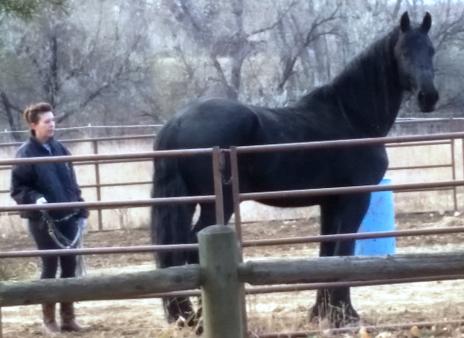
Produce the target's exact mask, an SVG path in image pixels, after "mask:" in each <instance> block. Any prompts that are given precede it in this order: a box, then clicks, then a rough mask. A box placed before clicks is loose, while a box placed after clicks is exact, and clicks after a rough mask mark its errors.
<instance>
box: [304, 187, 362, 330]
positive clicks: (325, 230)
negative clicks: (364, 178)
mask: <svg viewBox="0 0 464 338" xmlns="http://www.w3.org/2000/svg"><path fill="white" fill-rule="evenodd" d="M369 200H370V194H357V195H346V196H337V197H334V198H332V199H330V200H329V201H328V202H327V203H325V204H323V205H321V233H322V234H324V235H327V234H342V233H351V232H357V231H358V229H359V226H360V224H361V221H362V219H363V217H364V215H365V213H366V211H367V208H368V207H369ZM354 243H355V241H354V240H346V241H337V242H323V243H321V246H320V256H321V257H322V256H352V255H353V254H354ZM310 319H311V320H315V319H318V320H322V319H328V320H329V322H330V324H331V325H334V326H335V327H340V326H344V325H347V324H351V323H356V322H358V321H359V315H358V313H357V312H356V310H355V309H354V307H353V305H352V304H351V296H350V288H348V287H341V288H325V289H319V290H318V291H317V297H316V304H315V305H314V306H313V308H312V310H311V313H310Z"/></svg>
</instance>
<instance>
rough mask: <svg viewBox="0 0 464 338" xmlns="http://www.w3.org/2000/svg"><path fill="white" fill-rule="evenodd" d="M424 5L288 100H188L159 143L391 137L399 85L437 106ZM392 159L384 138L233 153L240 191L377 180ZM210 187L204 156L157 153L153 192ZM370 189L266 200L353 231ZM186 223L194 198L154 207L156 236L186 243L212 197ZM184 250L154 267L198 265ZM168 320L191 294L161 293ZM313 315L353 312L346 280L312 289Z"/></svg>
mask: <svg viewBox="0 0 464 338" xmlns="http://www.w3.org/2000/svg"><path fill="white" fill-rule="evenodd" d="M431 24H432V19H431V16H430V14H429V13H426V14H425V16H424V18H423V21H422V23H421V24H420V25H413V24H411V23H410V20H409V16H408V14H407V12H406V13H404V14H403V15H402V16H401V20H400V24H399V27H396V28H394V29H393V30H392V31H391V32H389V33H388V34H386V35H385V36H384V37H383V38H381V39H379V40H377V41H375V42H374V43H373V44H372V45H371V46H370V47H368V48H367V49H366V50H365V51H363V52H362V53H361V54H360V55H359V56H358V57H357V58H355V59H354V60H353V61H352V62H351V63H350V64H349V65H348V66H347V67H346V68H345V69H344V70H343V72H341V74H340V75H338V76H337V77H336V78H335V79H334V80H333V81H332V82H331V83H329V84H327V85H325V86H323V87H320V88H317V89H315V90H314V91H312V92H311V93H309V94H308V95H306V96H304V97H302V98H301V99H300V101H299V102H298V103H296V104H295V105H293V106H290V107H286V108H266V107H257V106H251V105H245V104H242V103H239V102H236V101H230V100H225V99H208V100H202V101H198V102H196V103H194V104H191V105H189V106H187V107H186V108H185V109H184V110H182V111H181V112H179V113H178V114H176V115H175V117H174V118H173V119H172V120H170V121H169V122H168V123H166V125H165V126H164V127H163V128H162V130H161V131H160V133H159V135H158V138H157V141H156V143H155V149H157V150H158V149H159V150H165V149H180V148H206V147H212V146H220V147H221V148H228V147H230V146H241V145H260V144H271V143H289V142H308V141H321V140H334V139H352V138H363V137H381V136H385V135H387V133H388V131H389V130H390V128H391V126H392V124H393V123H394V121H395V118H396V116H397V114H398V110H399V108H400V104H401V102H402V99H403V95H404V93H405V92H414V93H416V94H417V102H418V105H419V108H420V110H421V111H423V112H430V111H433V110H434V106H435V104H436V102H437V101H438V92H437V90H436V89H435V86H434V69H433V55H434V48H433V45H432V42H431V41H430V39H429V36H428V32H429V30H430V27H431ZM387 166H388V159H387V155H386V151H385V147H384V146H383V145H375V146H362V147H361V146H358V147H355V148H350V149H348V148H334V149H330V150H317V151H315V150H313V151H310V152H308V151H307V152H303V151H293V152H280V153H274V154H269V153H268V154H256V155H249V154H248V155H247V156H246V157H240V158H239V173H240V191H241V192H252V191H273V190H289V189H310V188H321V187H336V186H356V185H373V184H377V183H379V182H380V180H381V179H382V177H383V175H384V173H385V171H386V169H387ZM202 194H213V180H212V169H211V161H210V160H209V158H207V157H195V158H193V157H191V158H179V159H172V158H170V159H162V160H156V161H155V174H154V187H153V197H171V196H189V195H190V196H192V195H202ZM369 198H370V194H369V193H359V194H350V195H338V196H333V195H332V196H324V197H311V198H301V197H300V198H298V199H286V200H272V201H267V200H266V201H264V202H263V203H265V204H269V205H273V206H280V207H295V206H308V205H316V204H318V205H320V208H321V233H322V234H337V233H351V232H356V231H357V230H358V228H359V225H360V223H361V221H362V219H363V216H364V214H365V212H366V210H367V208H368V205H369ZM200 207H201V212H200V216H199V219H198V221H197V222H196V224H195V225H194V226H193V227H192V217H193V213H194V210H195V206H194V205H172V206H159V207H153V209H152V239H153V242H154V243H157V244H172V243H191V242H195V241H196V233H197V232H198V231H199V230H201V229H203V228H205V227H207V226H209V225H211V224H214V223H215V212H214V206H213V205H212V204H201V205H200ZM224 209H225V211H224V212H225V220H226V222H227V221H228V220H229V219H230V217H231V215H232V213H233V205H232V197H231V188H230V186H227V185H225V186H224ZM353 251H354V241H340V242H331V243H322V244H321V246H320V255H321V256H334V255H339V256H349V255H352V254H353ZM197 262H198V256H197V255H196V254H192V253H188V252H172V253H161V254H159V255H157V263H158V266H159V267H168V266H173V265H183V264H186V263H197ZM164 306H165V309H166V311H167V315H168V320H170V321H173V320H176V319H177V318H178V317H179V316H183V317H184V318H188V317H190V316H192V315H194V312H193V310H192V305H191V303H190V301H189V299H188V298H183V297H177V298H167V299H164ZM311 316H312V318H314V317H321V318H322V317H326V318H328V319H329V320H330V321H331V322H332V323H333V324H334V325H337V326H338V325H343V324H345V323H347V322H348V321H353V320H356V319H358V318H359V316H358V314H357V313H356V311H355V310H354V308H353V307H352V305H351V299H350V291H349V288H336V289H322V290H319V291H318V293H317V299H316V304H315V306H314V307H313V309H312V312H311Z"/></svg>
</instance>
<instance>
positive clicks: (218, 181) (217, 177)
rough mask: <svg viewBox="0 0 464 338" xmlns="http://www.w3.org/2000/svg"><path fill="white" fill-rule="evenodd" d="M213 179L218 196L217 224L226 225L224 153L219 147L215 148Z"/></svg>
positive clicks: (215, 193) (215, 192)
mask: <svg viewBox="0 0 464 338" xmlns="http://www.w3.org/2000/svg"><path fill="white" fill-rule="evenodd" d="M212 160H213V180H214V195H215V196H216V202H215V203H216V224H221V225H225V219H224V195H223V192H222V165H223V161H224V158H223V155H222V153H221V149H219V147H214V148H213V154H212Z"/></svg>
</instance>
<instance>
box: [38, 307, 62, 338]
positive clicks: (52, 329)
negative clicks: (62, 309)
mask: <svg viewBox="0 0 464 338" xmlns="http://www.w3.org/2000/svg"><path fill="white" fill-rule="evenodd" d="M42 315H43V324H44V328H45V333H47V334H50V335H51V334H54V333H59V332H60V328H59V327H58V324H57V323H56V319H55V303H53V304H50V303H49V304H42Z"/></svg>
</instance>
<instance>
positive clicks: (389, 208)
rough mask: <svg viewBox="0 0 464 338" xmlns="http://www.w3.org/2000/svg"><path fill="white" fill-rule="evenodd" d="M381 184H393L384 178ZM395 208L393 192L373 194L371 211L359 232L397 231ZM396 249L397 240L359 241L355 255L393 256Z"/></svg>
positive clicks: (389, 238) (369, 210) (376, 239)
mask: <svg viewBox="0 0 464 338" xmlns="http://www.w3.org/2000/svg"><path fill="white" fill-rule="evenodd" d="M380 184H385V185H388V184H391V179H389V178H384V179H383V180H382V181H381V182H380ZM394 210H395V207H394V202H393V192H392V191H376V192H373V193H371V201H370V204H369V209H368V210H367V213H366V215H365V216H364V219H363V221H362V223H361V227H360V228H359V230H358V232H376V231H392V230H395V211H394ZM395 249H396V238H395V237H386V238H375V239H359V240H356V244H355V251H354V252H355V255H358V256H385V255H393V254H394V253H395Z"/></svg>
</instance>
